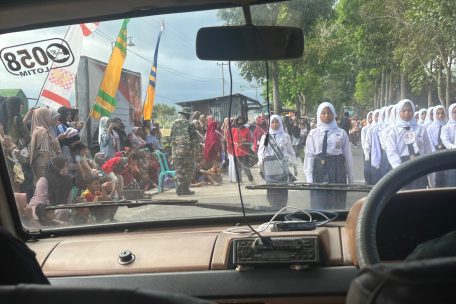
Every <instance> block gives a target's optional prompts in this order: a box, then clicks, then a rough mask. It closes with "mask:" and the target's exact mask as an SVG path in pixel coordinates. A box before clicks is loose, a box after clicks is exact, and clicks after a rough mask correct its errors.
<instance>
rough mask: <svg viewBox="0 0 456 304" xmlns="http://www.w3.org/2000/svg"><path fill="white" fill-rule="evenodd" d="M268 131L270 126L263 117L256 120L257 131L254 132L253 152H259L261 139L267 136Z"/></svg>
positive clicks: (260, 116)
mask: <svg viewBox="0 0 456 304" xmlns="http://www.w3.org/2000/svg"><path fill="white" fill-rule="evenodd" d="M267 131H268V124H267V122H266V119H265V118H264V117H263V115H259V116H258V117H257V118H256V126H255V131H253V152H255V153H257V152H258V146H259V143H260V140H261V137H263V135H265V134H266V133H267Z"/></svg>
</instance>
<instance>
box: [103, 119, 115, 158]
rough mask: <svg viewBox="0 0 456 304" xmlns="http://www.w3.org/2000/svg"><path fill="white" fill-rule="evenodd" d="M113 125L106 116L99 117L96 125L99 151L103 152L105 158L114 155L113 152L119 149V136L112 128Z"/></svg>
mask: <svg viewBox="0 0 456 304" xmlns="http://www.w3.org/2000/svg"><path fill="white" fill-rule="evenodd" d="M113 127H114V125H113V124H112V123H111V121H110V119H109V118H108V117H102V118H101V119H100V123H99V127H98V144H99V145H100V152H101V153H103V155H104V157H105V159H106V160H109V159H110V158H112V157H114V154H115V153H116V152H118V151H119V141H118V139H119V136H118V135H117V133H116V131H114V130H113Z"/></svg>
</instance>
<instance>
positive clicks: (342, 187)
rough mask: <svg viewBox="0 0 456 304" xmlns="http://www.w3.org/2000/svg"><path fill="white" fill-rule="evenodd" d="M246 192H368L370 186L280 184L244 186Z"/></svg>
mask: <svg viewBox="0 0 456 304" xmlns="http://www.w3.org/2000/svg"><path fill="white" fill-rule="evenodd" d="M245 188H246V189H248V190H259V189H288V190H333V191H346V192H369V191H370V190H371V189H372V186H369V185H356V184H317V183H315V184H309V183H281V184H263V185H254V186H246V187H245Z"/></svg>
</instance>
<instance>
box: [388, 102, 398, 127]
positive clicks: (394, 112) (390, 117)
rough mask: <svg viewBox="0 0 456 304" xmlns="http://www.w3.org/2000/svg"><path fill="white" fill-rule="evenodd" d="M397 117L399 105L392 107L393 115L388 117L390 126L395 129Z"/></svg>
mask: <svg viewBox="0 0 456 304" xmlns="http://www.w3.org/2000/svg"><path fill="white" fill-rule="evenodd" d="M396 116H397V105H392V106H391V113H390V116H389V117H388V126H390V127H394V125H396Z"/></svg>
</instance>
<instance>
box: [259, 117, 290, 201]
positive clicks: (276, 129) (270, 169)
mask: <svg viewBox="0 0 456 304" xmlns="http://www.w3.org/2000/svg"><path fill="white" fill-rule="evenodd" d="M266 136H268V141H267V144H265V141H266ZM258 163H259V165H260V166H262V167H263V174H264V178H265V180H266V184H273V183H287V182H291V181H290V173H291V172H289V167H288V164H291V165H292V167H293V169H294V175H296V174H297V169H296V168H297V167H296V155H295V151H294V149H293V146H292V145H291V139H290V136H289V135H288V134H287V133H285V131H284V129H283V123H282V118H281V117H280V116H279V115H272V116H271V119H270V120H269V134H265V135H263V136H262V137H261V139H260V145H259V148H258ZM266 198H267V200H268V202H269V204H270V205H271V206H272V207H273V208H274V209H277V210H279V209H281V208H283V207H285V206H286V205H287V201H288V190H287V189H267V194H266Z"/></svg>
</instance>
